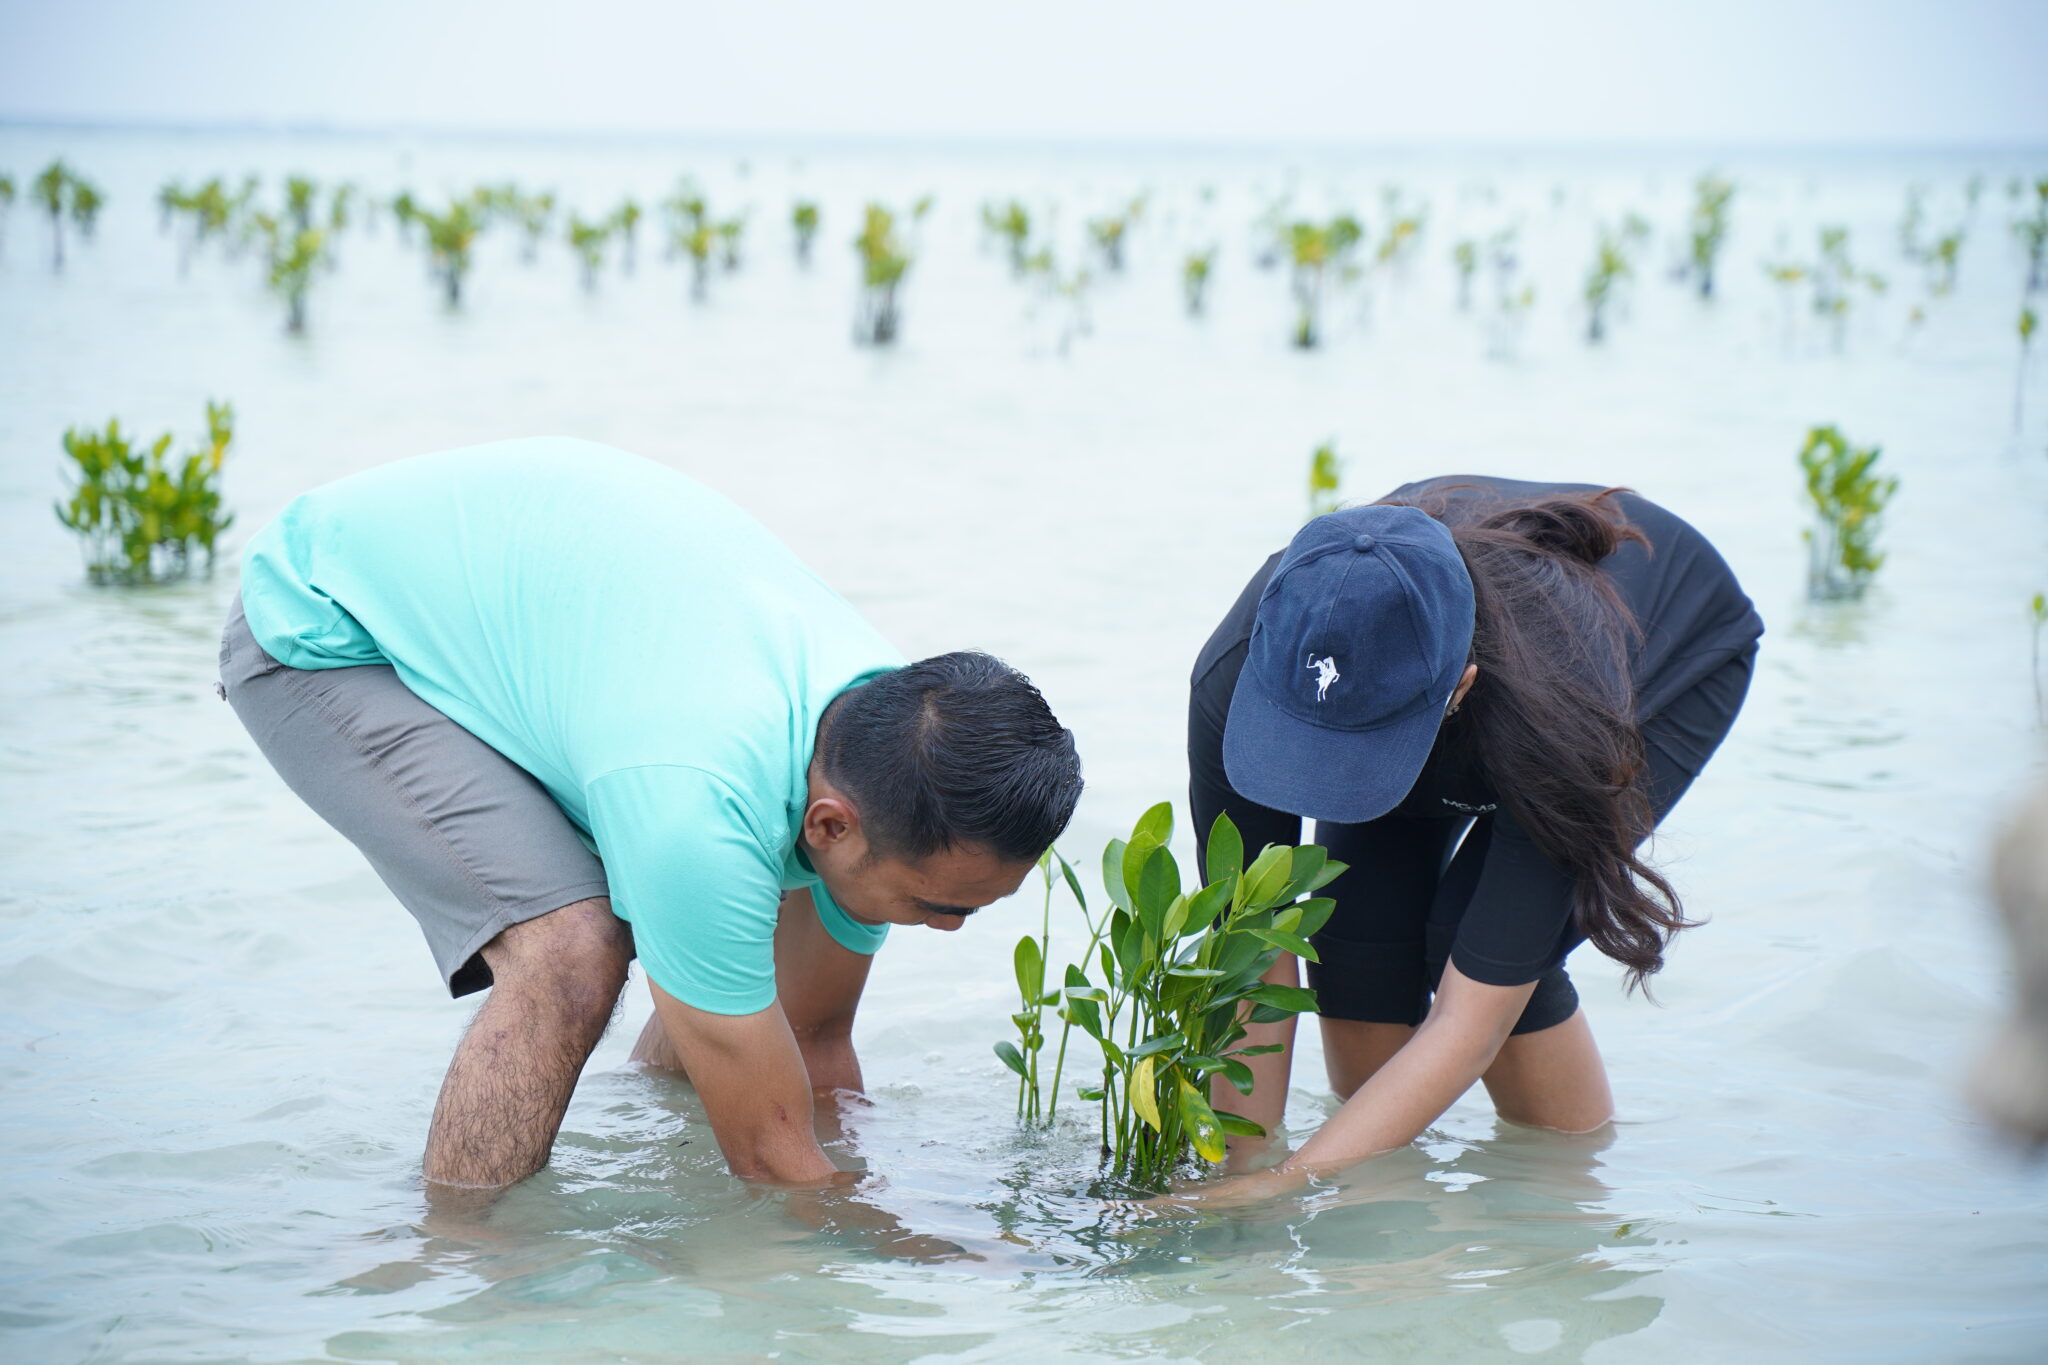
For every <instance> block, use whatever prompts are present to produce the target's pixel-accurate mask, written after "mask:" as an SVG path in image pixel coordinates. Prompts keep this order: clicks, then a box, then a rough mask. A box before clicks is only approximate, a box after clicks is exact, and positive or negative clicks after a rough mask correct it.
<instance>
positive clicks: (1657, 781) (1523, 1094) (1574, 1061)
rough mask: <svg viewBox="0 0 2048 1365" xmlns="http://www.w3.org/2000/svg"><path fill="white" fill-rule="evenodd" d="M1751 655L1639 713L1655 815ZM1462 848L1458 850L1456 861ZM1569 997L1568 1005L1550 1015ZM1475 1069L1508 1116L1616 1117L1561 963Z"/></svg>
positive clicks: (1688, 782)
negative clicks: (1490, 1057) (1484, 1064)
mask: <svg viewBox="0 0 2048 1365" xmlns="http://www.w3.org/2000/svg"><path fill="white" fill-rule="evenodd" d="M1753 657H1754V656H1753V655H1743V656H1740V657H1738V658H1734V659H1730V660H1729V661H1728V662H1726V663H1724V664H1722V665H1721V666H1720V667H1719V668H1717V669H1715V670H1714V671H1713V672H1712V673H1710V674H1708V675H1707V676H1706V677H1705V678H1703V679H1701V680H1700V682H1698V683H1697V684H1695V685H1694V686H1693V687H1691V688H1690V689H1688V690H1687V691H1686V692H1685V693H1684V694H1683V695H1682V696H1680V697H1679V698H1678V699H1677V700H1675V701H1673V702H1672V703H1671V705H1670V706H1668V707H1666V708H1665V709H1664V710H1663V711H1662V712H1661V713H1659V714H1658V715H1656V716H1653V717H1651V718H1650V719H1649V720H1647V721H1645V722H1644V724H1643V738H1644V741H1645V743H1644V757H1645V759H1646V760H1647V762H1646V765H1645V771H1644V774H1643V780H1644V785H1645V787H1646V788H1647V789H1648V791H1649V795H1650V805H1651V808H1652V810H1653V812H1654V814H1655V816H1656V820H1657V823H1658V824H1660V825H1661V824H1662V823H1663V822H1664V817H1665V816H1667V815H1669V814H1670V813H1671V810H1672V808H1673V807H1674V806H1676V805H1677V804H1678V800H1679V798H1680V797H1682V796H1684V795H1685V793H1686V790H1687V789H1688V788H1689V787H1691V786H1692V782H1693V779H1694V778H1695V777H1696V776H1698V774H1699V770H1700V768H1701V767H1702V766H1703V765H1704V764H1705V762H1706V760H1707V759H1708V758H1709V757H1711V756H1712V754H1713V753H1714V751H1715V750H1716V749H1718V748H1719V747H1720V744H1721V741H1722V740H1723V739H1725V738H1726V737H1727V735H1728V731H1729V729H1730V728H1731V727H1732V726H1733V725H1734V723H1735V717H1736V714H1737V713H1738V712H1740V711H1741V709H1742V703H1743V700H1744V697H1745V696H1746V695H1747V693H1748V691H1749V681H1750V675H1751V672H1752V663H1753ZM1468 842H1470V841H1468ZM1475 851H1476V850H1475ZM1464 853H1465V850H1460V856H1459V861H1460V863H1462V862H1463V861H1464ZM1463 870H1464V869H1463V868H1460V867H1454V868H1453V869H1452V870H1451V871H1450V872H1449V873H1447V874H1446V876H1445V878H1444V889H1445V891H1446V892H1450V891H1452V890H1453V889H1454V886H1453V884H1454V883H1456V882H1458V881H1459V880H1460V873H1461V872H1462V871H1463ZM1567 1007H1569V1009H1570V1013H1569V1014H1568V1015H1566V1016H1565V1017H1564V1018H1563V1019H1562V1020H1561V1021H1558V1022H1552V1021H1553V1020H1557V1019H1558V1015H1559V1014H1560V1013H1562V1012H1563V1010H1564V1009H1566V1008H1567ZM1482 1079H1483V1081H1484V1083H1485V1085H1486V1092H1487V1094H1488V1095H1490V1096H1491V1097H1492V1098H1493V1106H1494V1109H1495V1110H1496V1111H1497V1112H1498V1113H1499V1114H1500V1116H1501V1117H1502V1118H1504V1119H1506V1120H1508V1121H1509V1122H1510V1123H1521V1124H1527V1125H1529V1126H1531V1127H1535V1128H1552V1129H1556V1130H1558V1131H1560V1132H1566V1133H1584V1132H1590V1131H1591V1130H1593V1129H1595V1128H1598V1127H1600V1126H1601V1125H1602V1124H1605V1123H1607V1122H1608V1121H1610V1120H1611V1119H1612V1118H1613V1117H1614V1096H1613V1093H1612V1091H1611V1090H1610V1089H1609V1088H1608V1084H1607V1067H1606V1064H1605V1063H1604V1062H1602V1060H1601V1058H1600V1048H1599V1046H1598V1044H1596V1043H1595V1042H1594V1041H1593V1029H1592V1026H1591V1025H1590V1024H1588V1023H1587V1021H1586V1013H1585V1011H1584V1010H1582V1009H1579V1008H1578V1006H1577V992H1576V991H1574V990H1572V988H1571V985H1570V982H1569V979H1568V978H1566V977H1565V974H1564V969H1563V966H1562V964H1560V965H1559V966H1558V967H1557V968H1556V969H1554V970H1553V972H1552V973H1551V975H1550V976H1546V977H1545V978H1544V980H1543V982H1542V983H1541V984H1539V986H1538V987H1537V990H1536V994H1535V995H1534V996H1532V997H1531V998H1530V1001H1529V1006H1528V1008H1527V1009H1526V1010H1525V1011H1524V1013H1523V1016H1522V1022H1521V1023H1520V1024H1518V1025H1516V1028H1515V1032H1514V1033H1513V1034H1512V1035H1511V1036H1510V1037H1509V1038H1508V1041H1507V1043H1506V1044H1505V1045H1503V1046H1502V1048H1501V1050H1500V1055H1499V1056H1497V1057H1495V1058H1494V1062H1493V1065H1492V1066H1491V1067H1489V1068H1488V1069H1487V1071H1486V1074H1485V1076H1484V1077H1483V1078H1482Z"/></svg>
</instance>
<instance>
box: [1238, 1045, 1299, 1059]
mask: <svg viewBox="0 0 2048 1365" xmlns="http://www.w3.org/2000/svg"><path fill="white" fill-rule="evenodd" d="M1285 1051H1287V1044H1285V1043H1260V1044H1258V1045H1256V1046H1254V1047H1241V1048H1239V1049H1238V1050H1237V1051H1235V1052H1233V1053H1231V1054H1230V1055H1231V1056H1233V1057H1263V1056H1265V1055H1266V1054H1267V1053H1269V1052H1285Z"/></svg>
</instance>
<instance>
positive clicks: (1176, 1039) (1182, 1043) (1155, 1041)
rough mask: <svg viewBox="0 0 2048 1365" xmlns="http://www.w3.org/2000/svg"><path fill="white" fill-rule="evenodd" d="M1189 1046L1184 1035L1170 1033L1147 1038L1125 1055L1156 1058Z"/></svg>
mask: <svg viewBox="0 0 2048 1365" xmlns="http://www.w3.org/2000/svg"><path fill="white" fill-rule="evenodd" d="M1187 1045H1188V1040H1187V1039H1186V1037H1184V1036H1183V1035H1181V1034H1179V1033H1168V1034H1163V1035H1161V1036H1160V1037H1157V1038H1147V1039H1146V1040H1145V1041H1144V1042H1142V1043H1140V1044H1138V1045H1137V1046H1136V1047H1134V1048H1132V1049H1131V1050H1130V1051H1129V1052H1128V1053H1126V1054H1125V1055H1126V1056H1129V1057H1156V1056H1158V1055H1159V1054H1160V1053H1162V1052H1171V1051H1173V1050H1174V1049H1175V1048H1177V1047H1186V1046H1187Z"/></svg>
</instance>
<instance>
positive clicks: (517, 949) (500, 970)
mask: <svg viewBox="0 0 2048 1365" xmlns="http://www.w3.org/2000/svg"><path fill="white" fill-rule="evenodd" d="M483 955H484V961H485V962H487V963H489V964H490V968H491V976H492V979H493V981H494V983H495V985H496V988H497V989H499V990H503V989H505V988H506V987H507V986H512V987H513V988H515V989H539V990H542V991H544V992H545V993H546V994H547V995H549V996H550V997H552V998H554V999H556V1000H559V1001H561V1002H563V1003H565V1004H576V1005H583V1006H587V1007H589V1008H591V1009H596V1010H602V1011H603V1012H604V1013H605V1014H606V1015H607V1016H609V1014H610V1012H611V1009H612V1006H613V1005H614V1004H615V1003H616V1002H617V1001H618V998H619V991H620V990H621V989H622V988H623V987H624V986H625V984H626V969H627V967H628V965H629V964H630V963H631V962H632V960H633V933H632V930H631V929H629V928H628V927H627V926H626V924H625V922H624V921H622V920H620V919H619V918H618V917H617V916H616V915H614V914H612V903H611V901H610V900H608V899H606V898H603V897H598V898H596V899H593V900H586V901H577V902H576V903H575V904H574V905H565V906H563V907H562V908H561V909H559V910H552V911H549V912H548V913H547V914H545V915H540V916H538V917H536V918H534V919H530V920H524V921H522V922H521V923H518V924H514V925H512V926H510V927H508V928H507V929H505V931H504V932H502V933H500V934H499V935H498V936H497V937H496V938H494V939H492V940H491V941H490V942H489V943H487V944H485V945H484V950H483Z"/></svg>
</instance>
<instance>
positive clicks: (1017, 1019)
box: [1010, 1010, 1038, 1033]
mask: <svg viewBox="0 0 2048 1365" xmlns="http://www.w3.org/2000/svg"><path fill="white" fill-rule="evenodd" d="M1010 1022H1011V1023H1013V1024H1015V1025H1016V1026H1017V1027H1018V1028H1019V1029H1022V1030H1023V1031H1024V1032H1026V1033H1029V1032H1031V1026H1032V1025H1033V1024H1034V1023H1036V1022H1038V1016H1037V1015H1035V1014H1033V1013H1032V1012H1031V1011H1030V1010H1025V1011H1023V1012H1022V1013H1020V1014H1013V1015H1011V1016H1010Z"/></svg>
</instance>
